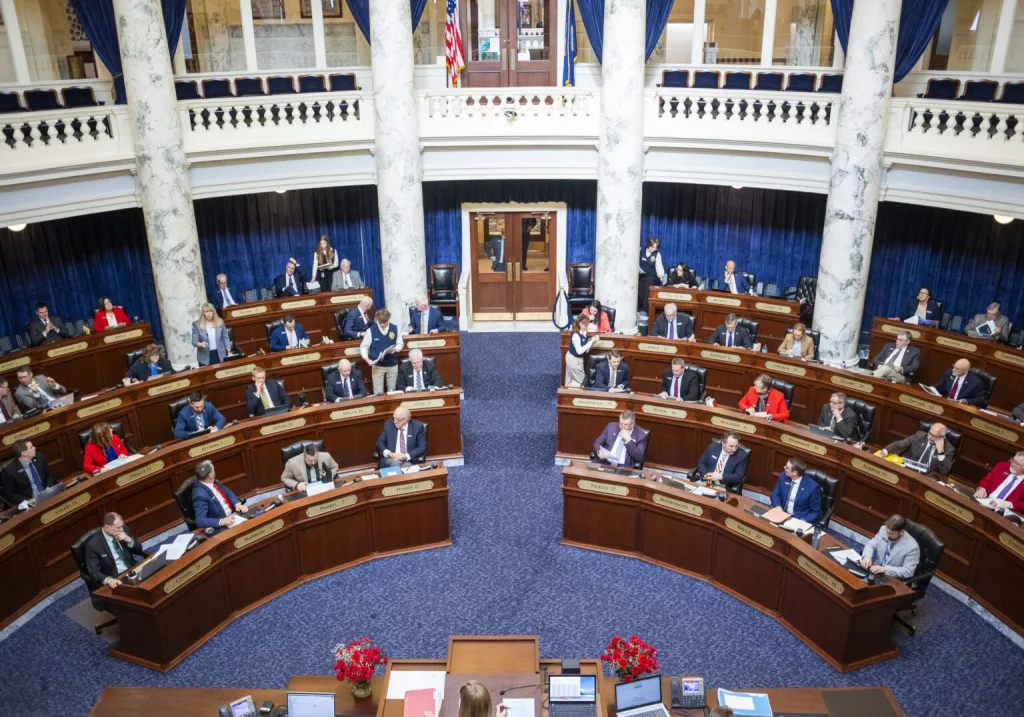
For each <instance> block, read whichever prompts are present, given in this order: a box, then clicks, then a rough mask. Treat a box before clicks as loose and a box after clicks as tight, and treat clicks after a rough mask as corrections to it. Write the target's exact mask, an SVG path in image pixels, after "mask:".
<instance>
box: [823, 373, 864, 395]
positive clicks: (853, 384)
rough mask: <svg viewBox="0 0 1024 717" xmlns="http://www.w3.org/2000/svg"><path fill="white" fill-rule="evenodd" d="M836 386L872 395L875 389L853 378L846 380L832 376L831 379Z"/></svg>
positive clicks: (842, 377) (843, 377)
mask: <svg viewBox="0 0 1024 717" xmlns="http://www.w3.org/2000/svg"><path fill="white" fill-rule="evenodd" d="M829 380H830V381H831V382H832V383H834V384H835V385H836V386H842V387H843V388H850V389H853V390H854V391H861V392H863V393H872V392H873V391H874V390H875V387H874V386H872V385H871V384H870V383H864V382H863V381H855V380H854V379H852V378H846V377H845V376H832V377H831V378H830V379H829Z"/></svg>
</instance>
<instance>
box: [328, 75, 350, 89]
mask: <svg viewBox="0 0 1024 717" xmlns="http://www.w3.org/2000/svg"><path fill="white" fill-rule="evenodd" d="M328 79H330V81H331V92H348V91H351V90H354V89H356V76H355V75H354V74H352V73H351V72H341V73H338V74H334V75H331V76H330V77H329V78H328Z"/></svg>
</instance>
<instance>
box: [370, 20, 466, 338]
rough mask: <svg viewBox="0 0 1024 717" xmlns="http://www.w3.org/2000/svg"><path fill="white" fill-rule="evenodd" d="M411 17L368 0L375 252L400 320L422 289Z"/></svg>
mask: <svg viewBox="0 0 1024 717" xmlns="http://www.w3.org/2000/svg"><path fill="white" fill-rule="evenodd" d="M411 16H412V15H411V13H410V10H409V0H370V69H371V71H372V73H373V105H374V112H373V128H374V133H375V136H376V138H377V140H376V145H375V156H374V159H375V161H376V165H377V206H378V211H379V214H380V253H381V264H382V265H383V269H384V297H385V300H386V301H385V304H386V306H387V308H388V310H389V311H391V315H392V316H394V317H395V320H396V321H397V322H398V323H399V324H401V323H402V322H404V321H406V317H407V316H408V307H409V306H411V305H412V304H413V303H414V302H415V301H416V297H418V296H422V295H424V294H426V293H427V255H426V244H425V238H424V233H423V168H422V165H421V162H420V128H419V122H418V117H419V107H418V103H417V100H416V88H415V85H414V68H415V64H414V59H413V50H412V22H411V20H410V17H411ZM466 270H467V271H468V270H469V269H468V267H467V269H466Z"/></svg>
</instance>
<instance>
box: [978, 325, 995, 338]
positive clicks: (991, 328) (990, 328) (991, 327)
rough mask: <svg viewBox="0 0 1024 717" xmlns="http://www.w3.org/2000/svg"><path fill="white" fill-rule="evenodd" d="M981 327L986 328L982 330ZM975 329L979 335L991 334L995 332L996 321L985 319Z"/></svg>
mask: <svg viewBox="0 0 1024 717" xmlns="http://www.w3.org/2000/svg"><path fill="white" fill-rule="evenodd" d="M982 329H987V331H982ZM975 331H977V332H978V334H979V335H981V336H992V335H993V334H995V332H996V322H995V321H986V322H985V323H983V324H982V325H981V326H979V327H978V328H976V329H975Z"/></svg>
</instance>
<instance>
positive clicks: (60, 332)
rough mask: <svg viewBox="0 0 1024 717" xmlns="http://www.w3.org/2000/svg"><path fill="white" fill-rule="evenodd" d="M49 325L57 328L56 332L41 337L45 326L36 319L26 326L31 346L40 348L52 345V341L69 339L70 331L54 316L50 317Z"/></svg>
mask: <svg viewBox="0 0 1024 717" xmlns="http://www.w3.org/2000/svg"><path fill="white" fill-rule="evenodd" d="M50 323H51V324H53V325H54V326H56V327H57V330H56V331H51V332H50V333H48V334H46V336H43V329H44V328H46V324H44V323H43V322H42V321H40V320H39V319H38V318H35V319H32V323H31V324H29V325H28V341H29V343H30V344H32V345H33V346H41V345H43V344H52V343H53V342H54V341H60V340H62V339H70V338H71V330H70V329H68V327H67V326H65V325H64V322H63V321H61V320H60V319H59V318H57V317H56V316H51V317H50Z"/></svg>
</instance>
